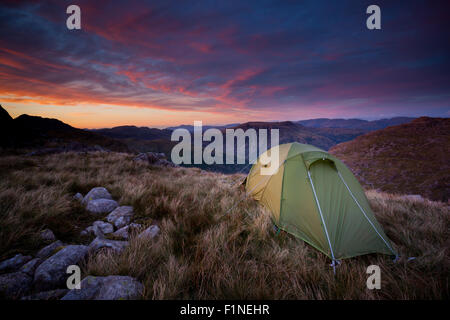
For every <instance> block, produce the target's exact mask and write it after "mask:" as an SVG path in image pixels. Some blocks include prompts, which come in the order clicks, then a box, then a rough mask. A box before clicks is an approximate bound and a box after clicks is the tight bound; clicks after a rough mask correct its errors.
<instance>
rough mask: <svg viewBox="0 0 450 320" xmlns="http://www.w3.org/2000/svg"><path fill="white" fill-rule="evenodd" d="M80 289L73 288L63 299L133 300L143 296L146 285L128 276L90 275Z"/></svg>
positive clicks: (82, 282)
mask: <svg viewBox="0 0 450 320" xmlns="http://www.w3.org/2000/svg"><path fill="white" fill-rule="evenodd" d="M80 285H81V289H80V290H71V291H69V293H67V294H66V295H65V296H64V297H63V298H62V299H61V300H133V299H139V298H141V297H142V294H143V292H144V286H143V285H142V284H141V283H140V282H138V281H137V280H136V279H134V278H132V277H128V276H107V277H93V276H88V277H86V278H84V279H83V281H81V284H80Z"/></svg>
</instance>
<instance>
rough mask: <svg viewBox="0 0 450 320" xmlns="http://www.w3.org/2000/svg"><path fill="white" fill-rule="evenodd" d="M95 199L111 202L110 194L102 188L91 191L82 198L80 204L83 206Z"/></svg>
mask: <svg viewBox="0 0 450 320" xmlns="http://www.w3.org/2000/svg"><path fill="white" fill-rule="evenodd" d="M97 199H107V200H112V196H111V194H110V193H109V192H108V190H106V188H103V187H96V188H93V189H91V191H89V192H88V193H87V194H86V195H85V196H84V198H83V201H82V202H81V203H82V204H83V205H87V204H88V203H89V202H90V201H92V200H97Z"/></svg>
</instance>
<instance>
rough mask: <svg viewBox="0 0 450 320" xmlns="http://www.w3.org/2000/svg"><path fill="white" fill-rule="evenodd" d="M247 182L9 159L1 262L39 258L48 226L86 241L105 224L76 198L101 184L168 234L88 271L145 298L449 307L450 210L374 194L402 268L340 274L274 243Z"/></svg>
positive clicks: (104, 157)
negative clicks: (370, 285)
mask: <svg viewBox="0 0 450 320" xmlns="http://www.w3.org/2000/svg"><path fill="white" fill-rule="evenodd" d="M243 178H244V176H243V175H224V174H217V173H211V172H205V171H201V170H199V169H196V168H163V167H155V166H150V165H148V164H145V163H141V162H135V161H133V160H132V156H130V155H127V154H120V153H91V154H84V155H81V154H70V153H68V154H59V155H51V156H43V157H36V158H25V157H17V156H8V157H0V259H5V258H8V257H10V256H12V255H13V254H15V253H18V252H20V253H26V254H32V253H35V252H36V251H37V250H38V249H39V248H41V247H42V246H43V245H44V244H45V243H43V242H42V240H39V237H38V232H39V230H42V229H44V228H50V229H52V230H53V231H54V232H55V234H56V236H57V237H58V239H61V240H63V241H66V242H68V243H80V242H81V243H88V242H89V241H90V240H92V239H91V238H80V237H79V232H80V231H81V230H82V229H83V228H85V227H86V226H88V225H89V224H91V223H92V222H93V221H95V220H98V219H99V217H95V216H91V215H89V214H88V213H87V212H86V211H85V210H84V209H83V208H82V207H81V206H80V204H78V203H77V202H76V201H75V200H73V199H72V196H73V195H74V194H75V193H76V192H81V193H83V194H85V193H86V192H88V191H89V190H90V189H91V188H92V187H96V186H104V187H106V188H107V189H108V190H109V191H110V192H111V193H112V195H113V197H114V198H115V199H117V200H119V202H120V204H121V205H131V206H133V207H134V209H135V212H136V216H135V220H136V222H138V223H142V224H144V225H150V224H157V225H158V226H159V227H160V228H161V233H160V235H159V236H158V237H157V238H156V239H154V240H145V239H139V238H137V237H132V239H131V240H130V245H129V247H128V248H127V249H125V250H124V251H123V252H121V253H112V252H109V251H101V252H99V253H98V254H96V255H92V256H89V257H88V259H87V260H86V261H85V262H84V263H83V265H82V269H83V273H84V275H110V274H119V275H130V276H132V277H136V278H137V279H138V280H140V281H142V283H144V285H145V292H144V296H143V298H144V299H448V297H449V290H448V289H449V270H450V268H449V267H450V260H449V252H448V248H449V243H448V238H449V237H448V236H449V234H448V233H449V230H450V228H449V226H450V223H449V222H450V215H449V208H448V206H447V205H446V204H444V203H439V202H430V201H427V200H424V201H414V200H409V199H405V198H402V197H400V196H394V195H390V194H387V193H379V192H376V191H373V190H371V191H368V192H367V195H368V198H369V200H370V203H371V205H372V208H373V209H374V211H375V214H376V216H377V219H378V220H379V221H380V223H381V224H382V225H383V227H384V229H385V231H386V233H387V235H388V236H389V238H390V239H392V241H393V242H394V244H395V246H396V248H397V250H398V251H399V252H400V253H401V255H402V258H401V259H400V260H399V261H398V262H397V263H393V262H392V261H391V260H390V258H389V257H387V256H384V255H374V254H373V255H366V256H361V257H356V258H352V259H348V260H344V261H343V262H342V264H341V265H340V266H339V267H338V269H337V275H336V276H334V275H333V271H332V269H331V268H330V267H329V263H330V261H329V259H328V258H327V257H326V256H324V255H323V254H322V253H320V252H318V251H317V250H315V249H313V248H312V247H310V246H309V245H307V244H305V243H304V242H303V241H301V240H299V239H297V238H295V237H293V236H291V235H289V234H287V233H284V232H281V233H280V234H279V235H276V234H275V232H274V230H273V225H272V222H271V220H270V217H269V214H268V212H267V211H265V209H264V208H262V207H261V206H260V205H259V204H258V203H257V202H255V201H253V200H252V199H250V198H249V197H247V196H246V195H245V191H244V190H243V189H242V187H241V186H239V183H238V182H239V181H240V180H242V179H243ZM239 201H240V202H239ZM238 202H239V203H238ZM236 203H238V204H237V205H236ZM230 208H232V209H231V210H230ZM410 256H414V257H416V259H415V260H412V261H408V257H410ZM371 264H377V265H379V266H380V268H381V272H382V274H381V279H382V286H381V290H369V289H367V287H366V280H367V277H368V275H367V274H366V269H367V267H368V266H369V265H371Z"/></svg>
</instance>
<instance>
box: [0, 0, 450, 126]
mask: <svg viewBox="0 0 450 320" xmlns="http://www.w3.org/2000/svg"><path fill="white" fill-rule="evenodd" d="M70 4H72V3H71V2H69V1H45V2H41V1H33V0H29V1H21V2H20V3H17V2H16V1H3V2H2V4H1V5H0V104H1V105H2V106H3V107H4V108H5V109H6V110H7V111H8V112H9V113H10V114H11V116H13V117H17V116H19V115H21V114H24V113H25V114H30V115H36V116H42V117H48V118H57V119H59V120H61V121H64V122H66V123H68V124H70V125H72V126H74V127H78V128H102V127H114V126H120V125H136V126H149V127H160V128H162V127H168V126H176V125H181V124H193V122H194V121H195V120H201V121H203V123H204V124H209V125H214V124H228V123H237V122H240V123H242V122H247V121H284V120H293V121H297V120H302V119H312V118H361V119H380V118H390V117H395V116H413V117H417V116H435V117H448V116H450V90H449V88H450V72H449V70H450V68H449V66H450V57H449V54H448V52H449V43H448V39H450V35H449V33H450V31H449V30H450V28H449V22H448V18H447V12H446V10H442V8H440V2H439V1H436V2H433V3H432V4H430V3H428V6H427V7H426V4H425V3H423V2H415V1H411V2H410V3H408V5H407V6H406V5H402V4H400V3H392V2H391V1H378V5H379V6H380V7H381V8H382V30H375V31H373V30H368V29H367V28H366V26H365V19H366V17H367V15H366V13H365V10H366V8H367V6H368V5H369V4H371V3H370V2H368V1H357V2H355V1H342V2H339V3H337V2H336V3H335V2H329V3H327V4H326V5H325V4H318V3H317V2H316V1H305V2H298V3H297V2H295V1H294V2H284V1H283V2H274V1H258V2H242V1H223V2H215V1H204V2H203V1H202V2H196V3H195V4H194V3H191V2H189V1H182V2H180V1H176V2H172V1H163V2H160V3H158V2H155V1H126V2H125V1H95V2H94V1H85V0H83V1H77V3H76V4H77V5H78V6H79V7H80V8H81V12H82V15H81V16H82V20H81V21H82V23H81V26H82V28H81V30H68V29H67V28H66V19H67V17H68V15H67V14H66V8H67V6H68V5H70ZM425 7H426V10H425V9H424V8H425Z"/></svg>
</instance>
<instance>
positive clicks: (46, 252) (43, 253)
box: [36, 240, 64, 259]
mask: <svg viewBox="0 0 450 320" xmlns="http://www.w3.org/2000/svg"><path fill="white" fill-rule="evenodd" d="M63 247H64V243H62V242H61V241H60V240H57V241H55V242H53V243H50V244H49V245H48V246H46V247H44V248H42V249H41V250H39V251H38V253H37V254H36V257H38V258H41V259H46V258H48V257H50V256H51V255H53V254H54V253H55V251H56V250H57V249H58V248H63Z"/></svg>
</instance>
